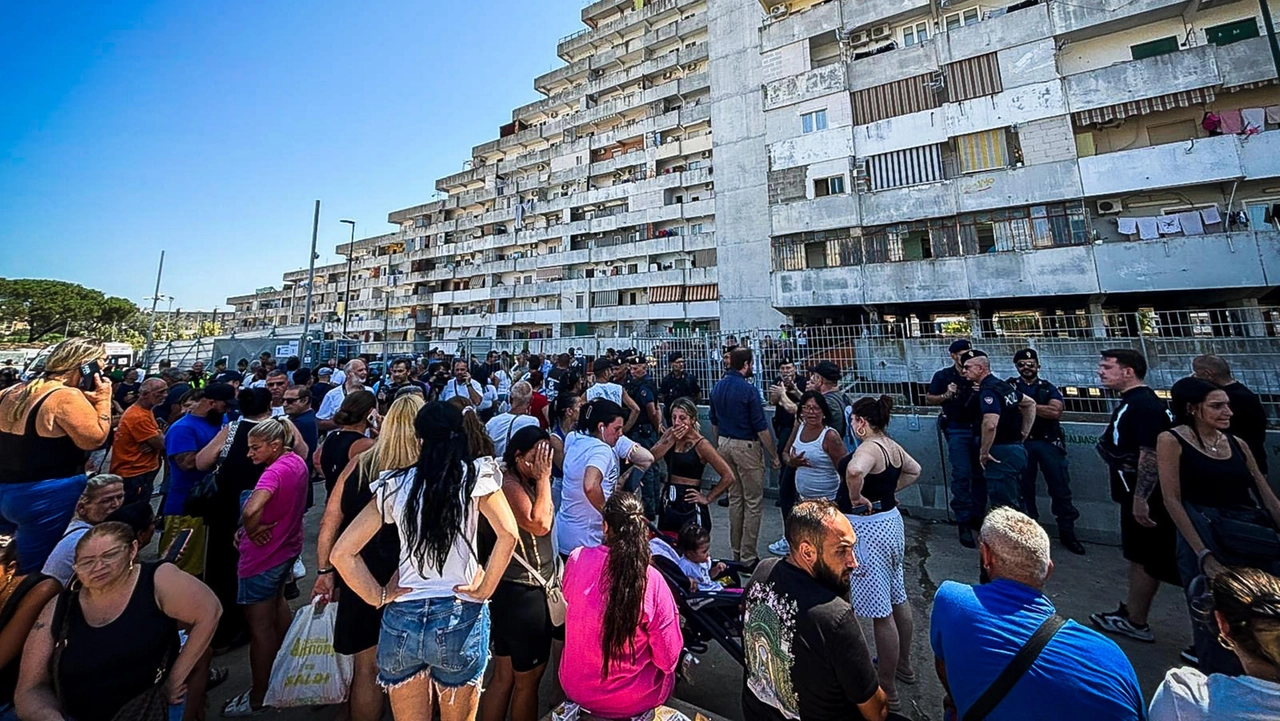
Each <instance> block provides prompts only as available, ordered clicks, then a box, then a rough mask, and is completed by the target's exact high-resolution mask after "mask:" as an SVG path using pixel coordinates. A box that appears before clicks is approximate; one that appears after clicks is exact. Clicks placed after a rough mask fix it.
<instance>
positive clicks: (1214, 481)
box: [1170, 431, 1256, 508]
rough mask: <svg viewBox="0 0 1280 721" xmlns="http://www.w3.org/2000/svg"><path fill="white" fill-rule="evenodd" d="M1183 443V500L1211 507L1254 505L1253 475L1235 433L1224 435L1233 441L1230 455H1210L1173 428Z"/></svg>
mask: <svg viewBox="0 0 1280 721" xmlns="http://www.w3.org/2000/svg"><path fill="white" fill-rule="evenodd" d="M1170 433H1173V437H1174V438H1177V439H1178V443H1180V444H1182V457H1181V458H1180V459H1179V461H1178V485H1180V486H1181V487H1182V502H1183V503H1191V504H1195V505H1197V506H1207V507H1210V508H1242V507H1244V508H1253V507H1255V506H1256V504H1255V503H1254V502H1253V494H1252V492H1251V491H1252V489H1253V474H1252V473H1250V472H1249V464H1248V463H1247V462H1246V461H1245V459H1244V454H1243V453H1241V452H1240V444H1239V443H1238V442H1236V439H1235V436H1232V435H1230V434H1224V435H1226V438H1227V443H1229V444H1231V457H1230V458H1225V459H1224V458H1210V457H1209V456H1206V455H1205V454H1204V453H1203V452H1201V451H1200V449H1199V448H1196V447H1195V444H1193V443H1190V442H1188V441H1187V439H1185V438H1183V437H1182V435H1181V434H1179V433H1177V432H1176V431H1170Z"/></svg>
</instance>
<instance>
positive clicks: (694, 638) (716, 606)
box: [649, 524, 746, 665]
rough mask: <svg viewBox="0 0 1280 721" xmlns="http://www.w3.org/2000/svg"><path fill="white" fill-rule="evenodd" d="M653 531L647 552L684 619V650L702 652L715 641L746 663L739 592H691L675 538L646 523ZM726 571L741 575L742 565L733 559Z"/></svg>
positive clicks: (728, 563)
mask: <svg viewBox="0 0 1280 721" xmlns="http://www.w3.org/2000/svg"><path fill="white" fill-rule="evenodd" d="M649 529H650V532H651V533H652V534H653V535H652V537H651V538H650V539H649V552H650V555H651V557H652V559H651V560H652V563H653V566H654V568H657V569H658V572H659V573H661V574H662V577H663V579H665V580H666V582H667V587H668V588H670V589H671V595H672V596H673V597H675V600H676V607H677V608H679V609H680V617H681V618H682V619H683V620H684V642H685V651H687V652H689V653H694V654H701V653H704V652H705V651H706V650H707V642H708V641H715V642H716V643H718V644H720V646H721V647H722V648H723V649H724V650H725V651H726V652H728V654H729V655H730V656H732V657H733V660H734V661H737V662H738V664H739V665H745V664H746V657H745V656H744V654H743V652H742V593H741V592H733V591H729V590H725V591H693V590H691V589H690V588H689V579H688V577H687V576H685V575H684V571H682V570H681V569H680V556H679V554H678V553H677V551H676V548H675V543H674V541H673V540H672V539H671V538H670V537H668V536H667V535H666V534H664V533H661V532H659V531H658V527H657V526H656V525H654V524H650V525H649ZM725 565H726V566H728V572H729V573H731V574H735V575H736V574H740V573H743V572H745V567H744V566H743V565H742V564H740V563H737V562H735V561H726V562H725Z"/></svg>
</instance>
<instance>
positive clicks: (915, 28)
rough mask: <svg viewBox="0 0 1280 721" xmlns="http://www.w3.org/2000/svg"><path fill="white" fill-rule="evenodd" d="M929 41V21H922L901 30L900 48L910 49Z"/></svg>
mask: <svg viewBox="0 0 1280 721" xmlns="http://www.w3.org/2000/svg"><path fill="white" fill-rule="evenodd" d="M928 40H929V21H928V20H924V21H921V22H918V23H916V24H914V25H908V26H906V27H905V28H903V29H902V46H903V47H911V46H912V45H919V44H920V43H923V42H927V41H928Z"/></svg>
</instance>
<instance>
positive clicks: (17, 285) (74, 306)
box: [0, 278, 138, 342]
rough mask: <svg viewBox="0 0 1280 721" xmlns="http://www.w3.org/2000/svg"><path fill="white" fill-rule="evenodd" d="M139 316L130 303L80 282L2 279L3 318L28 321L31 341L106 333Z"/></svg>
mask: <svg viewBox="0 0 1280 721" xmlns="http://www.w3.org/2000/svg"><path fill="white" fill-rule="evenodd" d="M137 313H138V309H137V307H136V306H135V305H134V304H133V303H131V302H129V300H127V299H125V298H119V297H114V296H107V295H106V294H104V293H103V292H102V291H100V290H94V289H92V288H86V287H84V286H82V285H80V284H78V283H68V282H66V281H62V280H45V279H40V278H18V279H9V278H0V315H4V316H5V317H7V318H10V319H12V320H15V321H25V322H26V324H27V326H28V328H27V341H28V342H35V341H38V340H40V339H42V338H44V337H46V336H49V335H51V334H56V333H63V334H66V333H87V334H103V333H104V332H105V331H106V330H107V329H109V328H112V327H113V326H117V325H121V324H125V323H127V322H129V321H130V320H131V319H132V318H133V317H134V316H136V315H137Z"/></svg>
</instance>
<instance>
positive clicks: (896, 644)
mask: <svg viewBox="0 0 1280 721" xmlns="http://www.w3.org/2000/svg"><path fill="white" fill-rule="evenodd" d="M892 412H893V399H892V398H890V397H889V396H883V395H882V396H880V397H879V398H859V399H858V400H857V401H855V402H854V404H853V435H854V436H855V437H856V438H857V439H858V448H857V449H856V450H855V451H854V452H853V453H851V454H849V455H848V456H846V457H845V458H843V459H841V460H840V462H839V463H838V464H837V470H838V471H839V473H840V476H841V477H842V478H843V479H844V483H842V484H841V486H840V491H839V493H837V494H836V505H837V506H838V507H839V508H840V510H841V511H842V512H843V513H844V514H845V515H846V516H847V517H848V519H849V523H850V524H852V525H853V530H854V531H855V532H856V533H857V535H858V547H857V549H856V550H857V556H858V564H859V566H860V567H859V569H858V571H857V572H855V573H854V574H853V577H852V580H851V582H850V587H851V591H852V600H853V610H854V612H855V613H856V614H857V615H858V617H859V618H870V619H871V620H872V627H873V629H874V632H875V638H876V656H877V657H878V658H879V659H880V660H879V663H878V672H879V676H880V688H882V689H884V693H885V696H886V697H887V699H888V702H889V709H890V710H893V711H897V710H898V709H899V708H900V706H901V701H900V700H899V696H898V685H897V682H898V681H902V682H903V683H907V684H911V683H915V681H916V672H915V671H914V670H912V668H911V638H912V636H913V635H914V634H915V621H914V619H913V618H912V616H911V604H910V603H909V602H908V601H907V585H906V580H905V575H904V566H905V563H906V554H907V548H906V546H907V539H906V529H905V528H904V527H903V525H902V514H901V513H899V511H898V497H897V493H898V491H901V490H902V489H904V488H906V487H907V486H910V485H911V484H913V483H915V482H916V481H917V480H919V478H920V471H921V468H920V464H919V463H918V462H916V459H914V458H912V457H911V454H909V453H907V451H906V449H904V448H903V447H902V446H901V445H899V444H898V442H897V441H895V440H893V439H892V438H890V437H889V433H888V430H887V429H888V426H889V419H890V417H891V416H890V414H891V413H892Z"/></svg>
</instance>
